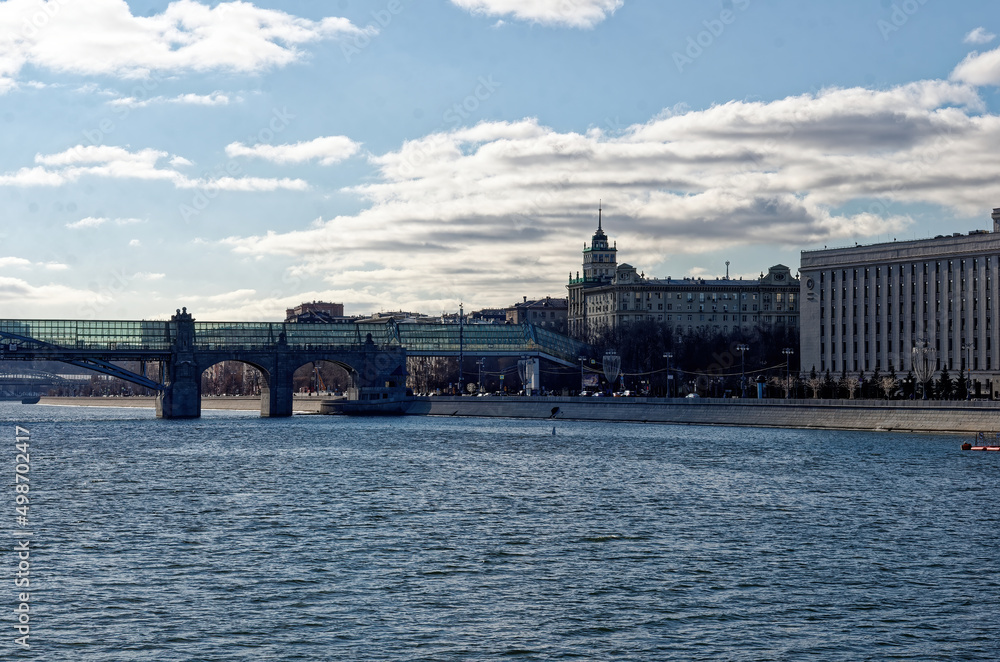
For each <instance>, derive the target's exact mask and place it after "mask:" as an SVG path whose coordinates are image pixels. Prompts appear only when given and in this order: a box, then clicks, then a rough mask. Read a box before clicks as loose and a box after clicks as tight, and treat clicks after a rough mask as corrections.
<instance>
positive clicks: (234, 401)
mask: <svg viewBox="0 0 1000 662" xmlns="http://www.w3.org/2000/svg"><path fill="white" fill-rule="evenodd" d="M326 400H328V398H326V397H316V396H312V397H310V396H295V399H294V401H293V402H294V406H293V408H294V410H295V411H296V413H306V414H318V413H319V407H320V403H321V402H324V401H326ZM38 404H40V405H53V406H61V407H146V408H149V409H155V408H156V399H155V398H153V397H145V396H132V397H127V398H87V397H73V398H63V397H47V396H43V397H42V399H41V400H39V402H38ZM201 408H202V409H230V410H237V411H260V396H256V395H255V396H233V397H226V396H222V397H211V398H202V399H201Z"/></svg>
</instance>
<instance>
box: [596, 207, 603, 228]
mask: <svg viewBox="0 0 1000 662" xmlns="http://www.w3.org/2000/svg"><path fill="white" fill-rule="evenodd" d="M601 202H602V201H601V200H598V201H597V231H598V232H600V231H601V211H602V210H601Z"/></svg>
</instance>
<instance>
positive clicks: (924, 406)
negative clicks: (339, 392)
mask: <svg viewBox="0 0 1000 662" xmlns="http://www.w3.org/2000/svg"><path fill="white" fill-rule="evenodd" d="M294 402H295V404H294V410H295V412H296V413H300V414H319V413H321V407H322V406H323V404H324V403H329V402H330V400H329V399H328V398H322V397H315V396H313V397H309V396H296V397H295V401H294ZM39 405H42V406H44V405H55V406H91V407H147V408H150V409H152V408H154V407H155V401H154V399H153V398H151V397H129V398H85V397H75V398H65V397H43V398H42V399H41V401H40V402H39ZM201 407H202V409H206V410H209V409H229V410H241V411H259V410H260V398H259V397H250V396H246V397H243V396H240V397H212V398H202V400H201ZM409 414H410V415H417V416H469V417H476V418H525V419H551V420H577V421H621V422H632V423H671V424H680V425H723V426H732V427H763V428H766V427H775V428H802V429H817V430H875V431H885V432H934V433H961V434H966V433H972V432H979V431H993V430H1000V402H992V401H980V400H973V401H968V402H966V401H949V400H942V401H938V400H927V401H923V400H893V401H891V402H887V401H885V400H777V399H775V400H756V399H745V400H744V399H728V400H723V399H712V398H701V399H687V398H674V399H664V398H579V397H530V398H526V397H484V398H476V397H431V398H416V399H415V400H414V401H413V403H412V405H411V407H410V410H409Z"/></svg>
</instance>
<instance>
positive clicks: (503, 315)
mask: <svg viewBox="0 0 1000 662" xmlns="http://www.w3.org/2000/svg"><path fill="white" fill-rule="evenodd" d="M469 322H471V323H472V324H505V323H506V322H507V311H506V310H504V309H503V308H483V309H482V310H475V311H473V312H472V313H471V314H470V315H469Z"/></svg>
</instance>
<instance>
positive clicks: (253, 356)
mask: <svg viewBox="0 0 1000 662" xmlns="http://www.w3.org/2000/svg"><path fill="white" fill-rule="evenodd" d="M171 321H173V322H176V325H175V326H176V336H175V337H174V338H173V342H172V348H171V354H170V359H169V360H168V361H167V362H166V366H165V373H164V381H163V390H162V391H161V392H160V394H159V395H158V396H157V398H156V415H157V416H158V417H160V418H198V417H199V416H201V375H202V373H203V372H204V371H205V370H206V369H208V368H210V367H211V366H213V365H215V364H217V363H219V362H221V361H240V362H243V363H247V364H250V365H252V366H253V367H255V368H257V370H259V371H260V373H261V377H262V383H261V389H260V390H261V396H260V415H261V416H262V417H267V418H275V417H282V416H291V415H292V409H293V401H292V396H293V391H294V390H293V385H292V377H293V376H294V374H295V371H296V370H298V369H299V368H300V367H301V366H303V365H306V364H307V363H312V362H315V361H330V362H332V363H336V364H338V365H340V366H342V367H343V368H345V369H346V370H347V371H348V372H349V373H350V374H351V381H352V385H353V386H356V387H360V386H379V385H384V384H383V382H385V381H387V380H388V378H389V377H390V376H391V375H392V374H393V373H396V374H399V372H400V370H403V371H404V372H405V367H406V352H405V350H403V349H401V348H398V347H394V348H391V349H384V348H381V349H380V348H379V347H377V346H376V345H375V344H374V342H373V341H372V338H371V334H369V335H368V337H367V339H366V340H365V342H364V343H363V344H361V345H356V346H355V347H353V348H350V349H344V348H325V347H292V346H289V345H288V343H287V341H286V339H285V336H284V334H280V335H279V337H278V338H277V340H276V342H275V343H274V344H273V345H272V346H271V347H266V348H261V349H255V350H242V349H229V350H227V349H225V348H221V347H215V348H209V349H199V348H198V345H197V339H196V338H195V328H194V320H193V319H192V317H191V315H190V314H189V313H188V312H187V310H186V309H185V310H184V311H183V312H181V311H178V312H177V314H176V315H174V316H173V317H172V318H171Z"/></svg>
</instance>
